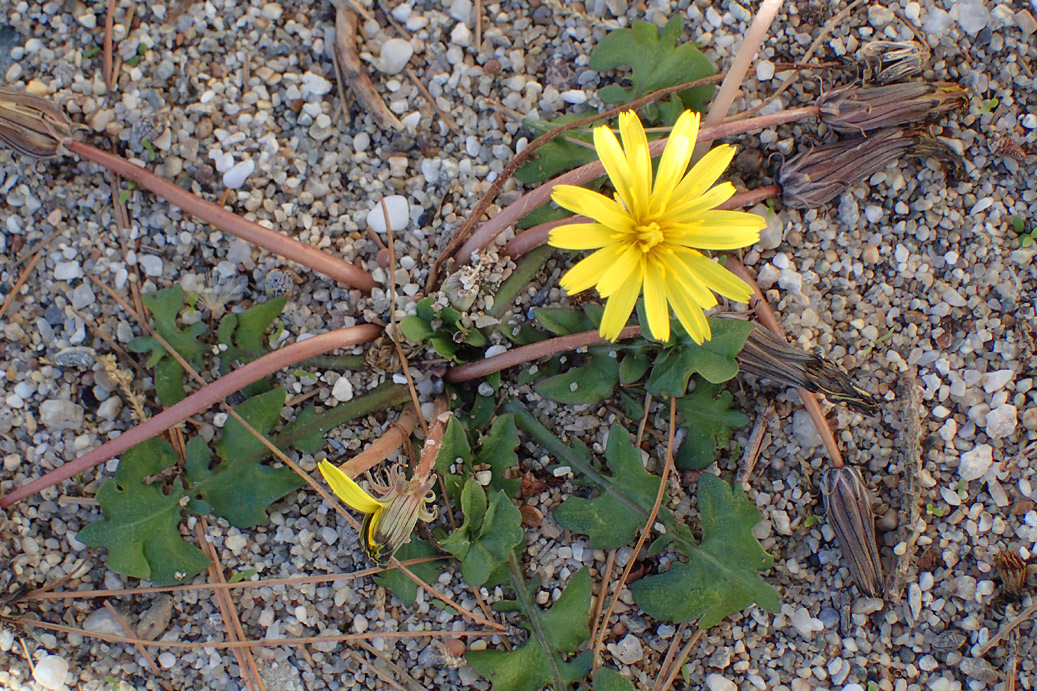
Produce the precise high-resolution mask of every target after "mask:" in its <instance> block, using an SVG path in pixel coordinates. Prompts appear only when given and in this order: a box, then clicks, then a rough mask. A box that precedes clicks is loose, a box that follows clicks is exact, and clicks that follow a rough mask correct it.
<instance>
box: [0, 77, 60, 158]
mask: <svg viewBox="0 0 1037 691" xmlns="http://www.w3.org/2000/svg"><path fill="white" fill-rule="evenodd" d="M71 138H72V121H71V120H69V119H68V116H67V115H65V113H64V111H63V110H61V107H60V106H58V105H55V104H54V103H52V102H51V101H48V100H47V99H45V98H40V97H39V96H33V95H32V94H30V93H27V92H25V91H22V90H20V89H8V88H0V141H2V142H3V143H4V144H7V145H8V146H9V147H11V148H12V149H14V150H15V151H17V152H18V153H20V154H23V155H25V156H29V157H31V158H52V157H54V156H61V155H63V154H64V153H65V149H64V147H63V146H62V144H63V142H64V141H65V140H68V139H71Z"/></svg>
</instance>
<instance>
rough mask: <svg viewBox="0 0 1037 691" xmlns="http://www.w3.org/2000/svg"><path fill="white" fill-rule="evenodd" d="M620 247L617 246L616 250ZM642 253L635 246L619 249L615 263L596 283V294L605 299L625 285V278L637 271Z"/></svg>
mask: <svg viewBox="0 0 1037 691" xmlns="http://www.w3.org/2000/svg"><path fill="white" fill-rule="evenodd" d="M619 247H620V246H618V245H617V249H619ZM643 256H644V253H643V252H642V251H641V250H640V249H638V248H637V246H636V245H628V246H626V247H625V248H623V249H621V250H620V251H619V252H618V253H617V256H616V260H615V262H614V263H613V264H612V266H610V267H608V268H607V269H606V270H605V272H604V274H603V275H602V277H601V280H599V281H598V293H599V294H600V295H601V297H603V298H607V297H609V296H610V295H612V294H613V293H615V292H616V291H617V290H619V288H620V287H621V286H622V285H623V284H624V283H626V280H627V278H629V277H630V274H631V273H632V272H634V271H638V270H639V268H638V267H639V266H640V263H641V258H642V257H643Z"/></svg>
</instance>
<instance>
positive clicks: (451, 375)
mask: <svg viewBox="0 0 1037 691" xmlns="http://www.w3.org/2000/svg"><path fill="white" fill-rule="evenodd" d="M640 335H641V327H640V326H628V327H626V328H624V329H623V330H622V331H620V332H619V338H617V339H616V340H617V341H622V340H624V339H627V338H637V337H638V336H640ZM604 342H605V339H604V338H603V337H602V336H601V334H599V333H598V332H597V331H583V332H581V333H577V334H570V335H568V336H559V337H558V338H551V339H548V340H546V341H540V342H539V343H531V344H529V345H525V346H521V347H519V348H512V349H511V350H508V351H506V352H503V353H501V354H500V355H492V356H490V357H488V358H485V359H483V360H478V361H476V362H469V363H468V364H466V365H459V366H458V367H451V368H450V369H448V370H447V371H446V375H444V377H443V379H444V381H447V382H449V383H451V384H457V383H460V382H465V381H471V380H472V379H478V378H479V377H485V376H486V375H488V374H493V373H494V372H500V371H501V370H505V369H508V368H509V367H515V366H516V365H522V364H525V363H527V362H532V361H533V360H539V359H540V358H545V357H551V356H552V355H557V354H558V353H564V352H566V351H567V350H576V349H577V348H583V347H584V346H591V345H595V344H596V343H604Z"/></svg>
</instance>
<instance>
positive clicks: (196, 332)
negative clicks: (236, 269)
mask: <svg viewBox="0 0 1037 691" xmlns="http://www.w3.org/2000/svg"><path fill="white" fill-rule="evenodd" d="M142 300H143V301H144V306H145V307H147V308H148V309H149V310H150V311H151V317H152V322H153V323H154V328H155V331H156V332H157V333H158V335H159V336H161V337H162V338H163V339H165V341H166V342H167V343H168V344H169V345H170V347H171V348H173V350H175V351H176V352H177V353H179V354H180V356H181V357H182V358H184V359H185V360H187V361H188V362H189V363H191V364H192V365H196V366H200V365H201V358H202V355H204V354H205V353H207V352H209V346H208V345H206V344H204V343H202V342H200V341H199V340H198V337H199V336H201V335H202V334H204V333H205V332H206V331H207V330H208V328H207V327H206V326H205V324H203V323H202V322H195V323H194V324H191V325H189V326H188V327H187V328H183V329H182V328H180V327H179V326H178V325H177V318H178V317H179V315H180V310H182V309H183V308H184V291H183V289H182V288H181V287H180V286H179V285H173V286H170V287H169V288H166V289H165V290H160V291H158V292H157V293H149V294H148V295H145V296H143V298H142ZM129 348H130V350H132V351H133V352H135V353H146V352H150V353H151V357H150V358H149V359H148V366H149V367H155V368H156V372H155V393H157V394H158V397H159V400H160V401H162V404H163V405H166V406H170V405H173V404H174V403H178V402H180V401H181V400H183V398H184V397H185V396H186V392H185V391H184V379H183V378H184V371H183V368H182V367H180V364H179V363H178V362H177V361H176V360H174V359H173V357H172V356H171V355H169V353H167V352H166V349H165V347H164V346H163V345H162V344H161V343H159V341H158V340H157V339H155V338H151V337H149V336H141V337H138V338H135V339H133V340H132V341H130V344H129Z"/></svg>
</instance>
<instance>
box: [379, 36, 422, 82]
mask: <svg viewBox="0 0 1037 691" xmlns="http://www.w3.org/2000/svg"><path fill="white" fill-rule="evenodd" d="M413 55H414V48H412V47H411V44H410V42H409V41H405V40H403V39H402V38H390V39H389V40H388V41H386V42H385V43H383V44H382V59H381V61H380V62H379V63H378V69H379V70H381V71H382V72H383V73H385V74H399V73H400V72H402V71H403V68H404V67H406V66H407V63H408V62H410V59H411V56H413Z"/></svg>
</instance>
